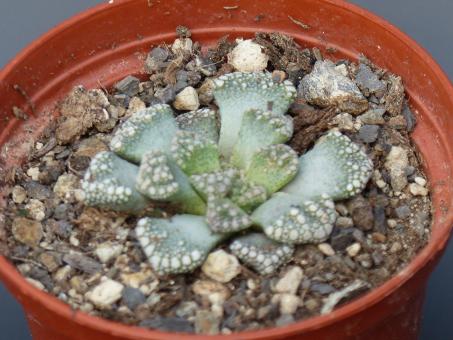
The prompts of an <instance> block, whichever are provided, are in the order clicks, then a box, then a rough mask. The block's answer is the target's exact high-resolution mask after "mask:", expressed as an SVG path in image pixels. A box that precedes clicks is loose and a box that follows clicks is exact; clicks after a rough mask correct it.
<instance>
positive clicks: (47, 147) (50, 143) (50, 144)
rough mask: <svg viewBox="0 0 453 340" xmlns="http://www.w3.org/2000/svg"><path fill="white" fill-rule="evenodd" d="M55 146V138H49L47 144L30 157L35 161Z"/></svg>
mask: <svg viewBox="0 0 453 340" xmlns="http://www.w3.org/2000/svg"><path fill="white" fill-rule="evenodd" d="M56 146H57V140H56V138H55V137H53V136H52V137H51V138H50V139H49V141H48V142H47V144H46V145H44V146H43V147H42V149H40V150H37V151H36V152H35V153H34V154H33V155H32V158H33V159H36V158H40V157H42V156H44V155H45V154H46V153H48V152H49V151H51V150H52V149H53V148H55V147H56Z"/></svg>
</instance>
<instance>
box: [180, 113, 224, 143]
mask: <svg viewBox="0 0 453 340" xmlns="http://www.w3.org/2000/svg"><path fill="white" fill-rule="evenodd" d="M176 122H177V123H178V126H179V128H180V129H181V130H184V131H189V132H194V133H196V134H197V135H199V136H202V137H204V138H206V139H208V140H210V141H212V142H214V143H217V142H218V141H219V128H218V123H217V117H216V112H215V111H213V110H211V109H200V110H196V111H190V112H186V113H184V114H181V115H179V116H177V117H176Z"/></svg>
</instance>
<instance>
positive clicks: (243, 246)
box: [230, 233, 294, 275]
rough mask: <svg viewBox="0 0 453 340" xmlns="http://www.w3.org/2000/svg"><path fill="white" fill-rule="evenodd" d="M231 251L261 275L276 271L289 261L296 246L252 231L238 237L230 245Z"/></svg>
mask: <svg viewBox="0 0 453 340" xmlns="http://www.w3.org/2000/svg"><path fill="white" fill-rule="evenodd" d="M230 250H231V252H232V253H233V254H234V255H236V256H237V257H238V258H239V259H240V260H241V261H242V262H244V263H245V264H246V265H247V266H250V267H252V268H253V269H254V270H256V271H257V272H258V273H259V274H261V275H269V274H272V273H274V272H275V271H276V270H277V269H278V268H279V267H280V266H282V265H283V264H285V263H287V262H288V261H289V260H290V259H291V257H292V255H293V253H294V247H293V246H291V245H289V244H281V243H278V242H275V241H273V240H270V239H269V238H267V237H266V236H264V235H263V234H261V233H252V234H248V235H245V236H241V237H239V238H236V239H235V240H234V241H233V243H231V245H230Z"/></svg>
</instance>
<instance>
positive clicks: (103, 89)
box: [96, 79, 109, 95]
mask: <svg viewBox="0 0 453 340" xmlns="http://www.w3.org/2000/svg"><path fill="white" fill-rule="evenodd" d="M96 81H97V83H98V85H99V87H100V88H101V90H102V91H104V93H105V94H106V95H108V94H109V91H107V89H106V88H105V86H104V85H102V83H101V81H100V80H99V79H97V80H96Z"/></svg>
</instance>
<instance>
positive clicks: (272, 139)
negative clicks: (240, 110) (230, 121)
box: [231, 109, 293, 169]
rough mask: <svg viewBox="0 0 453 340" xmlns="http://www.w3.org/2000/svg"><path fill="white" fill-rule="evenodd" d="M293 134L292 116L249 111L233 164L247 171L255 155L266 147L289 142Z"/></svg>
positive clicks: (241, 131) (236, 147)
mask: <svg viewBox="0 0 453 340" xmlns="http://www.w3.org/2000/svg"><path fill="white" fill-rule="evenodd" d="M292 134H293V120H292V118H291V117H290V116H286V115H281V114H278V115H276V114H275V113H273V112H271V111H261V110H255V109H253V110H249V111H247V112H245V113H244V116H243V118H242V123H241V128H240V131H239V137H238V140H237V142H236V144H235V145H234V148H233V155H232V157H231V163H232V164H234V165H235V166H237V167H240V168H242V169H246V168H247V167H248V166H249V164H250V161H251V158H252V156H253V155H254V153H255V152H256V151H257V150H258V149H260V148H263V147H265V146H268V145H273V144H281V143H285V142H287V141H288V140H289V139H290V138H291V136H292Z"/></svg>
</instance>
